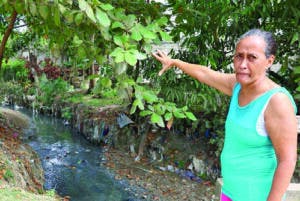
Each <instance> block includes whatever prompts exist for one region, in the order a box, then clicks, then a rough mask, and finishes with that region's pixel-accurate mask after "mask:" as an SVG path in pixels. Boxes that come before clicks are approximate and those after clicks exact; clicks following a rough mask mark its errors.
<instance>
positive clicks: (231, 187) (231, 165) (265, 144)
mask: <svg viewBox="0 0 300 201" xmlns="http://www.w3.org/2000/svg"><path fill="white" fill-rule="evenodd" d="M240 89H241V85H240V84H239V83H238V84H236V85H235V87H234V89H233V94H232V97H231V102H230V106H229V112H228V115H227V119H226V123H225V140H224V147H223V150H222V153H221V172H222V177H223V186H222V192H224V193H225V194H226V195H228V196H229V197H230V198H231V199H232V200H233V201H266V199H267V197H268V195H269V192H270V189H271V185H272V180H273V175H274V172H275V169H276V167H277V160H276V155H275V150H274V148H273V146H272V142H271V140H270V138H269V137H268V135H264V134H263V133H261V132H260V131H259V132H258V129H257V123H258V119H259V117H260V115H261V114H263V113H264V109H265V108H266V106H267V104H268V102H269V100H270V98H271V97H272V95H274V94H275V93H278V92H282V93H284V94H286V95H287V96H288V97H290V99H291V102H292V103H293V105H294V108H295V111H296V104H295V102H294V100H293V98H292V96H291V95H290V93H289V92H288V91H287V90H286V89H285V88H282V87H280V88H274V89H271V90H269V91H267V92H265V93H264V94H262V95H261V96H259V97H258V98H256V99H255V100H253V101H251V102H250V103H249V104H247V105H246V106H243V107H241V106H239V104H238V95H239V92H240Z"/></svg>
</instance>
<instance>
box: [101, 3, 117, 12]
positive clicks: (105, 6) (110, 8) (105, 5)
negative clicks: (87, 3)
mask: <svg viewBox="0 0 300 201" xmlns="http://www.w3.org/2000/svg"><path fill="white" fill-rule="evenodd" d="M100 7H101V8H102V9H103V10H105V11H110V10H113V9H114V7H113V6H112V5H111V4H108V3H107V4H101V5H100Z"/></svg>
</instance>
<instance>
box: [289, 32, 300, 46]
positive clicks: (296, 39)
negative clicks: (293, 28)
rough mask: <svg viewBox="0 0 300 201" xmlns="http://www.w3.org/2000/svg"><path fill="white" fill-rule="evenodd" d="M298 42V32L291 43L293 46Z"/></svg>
mask: <svg viewBox="0 0 300 201" xmlns="http://www.w3.org/2000/svg"><path fill="white" fill-rule="evenodd" d="M297 41H299V33H298V32H296V33H294V35H293V38H292V41H291V45H292V44H294V43H295V42H297Z"/></svg>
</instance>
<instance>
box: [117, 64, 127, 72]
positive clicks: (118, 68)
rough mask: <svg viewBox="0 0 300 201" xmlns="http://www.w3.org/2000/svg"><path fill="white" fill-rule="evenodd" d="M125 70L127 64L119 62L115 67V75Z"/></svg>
mask: <svg viewBox="0 0 300 201" xmlns="http://www.w3.org/2000/svg"><path fill="white" fill-rule="evenodd" d="M126 70H127V64H126V63H125V62H120V63H117V64H116V65H115V73H116V74H117V75H121V74H123V73H125V72H126Z"/></svg>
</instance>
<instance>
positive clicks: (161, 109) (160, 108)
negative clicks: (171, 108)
mask: <svg viewBox="0 0 300 201" xmlns="http://www.w3.org/2000/svg"><path fill="white" fill-rule="evenodd" d="M154 111H155V112H156V113H157V114H159V115H163V114H165V111H166V107H165V106H164V105H162V104H157V105H155V106H154Z"/></svg>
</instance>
